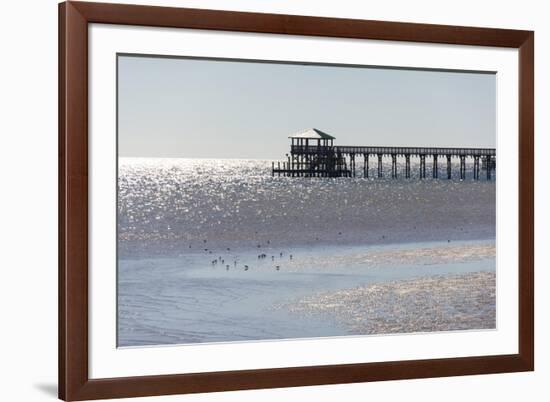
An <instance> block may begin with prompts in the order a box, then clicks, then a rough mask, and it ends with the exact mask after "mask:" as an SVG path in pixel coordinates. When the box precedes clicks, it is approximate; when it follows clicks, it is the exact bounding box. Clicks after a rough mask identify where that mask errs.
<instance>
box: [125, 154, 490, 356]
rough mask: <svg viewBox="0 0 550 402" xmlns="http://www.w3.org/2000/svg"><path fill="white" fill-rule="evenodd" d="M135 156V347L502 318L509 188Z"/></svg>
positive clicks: (130, 308) (131, 213) (128, 323)
mask: <svg viewBox="0 0 550 402" xmlns="http://www.w3.org/2000/svg"><path fill="white" fill-rule="evenodd" d="M269 169H270V164H269V162H268V161H256V160H215V161H214V160H198V159H145V158H135V159H126V158H122V159H121V160H120V163H119V205H118V239H119V240H118V345H119V346H121V347H128V346H140V345H156V344H180V343H204V342H235V341H250V340H270V339H292V338H304V337H305V338H311V337H327V336H345V335H373V334H386V333H388V334H389V333H403V332H431V331H447V330H482V329H491V328H495V325H496V323H495V315H496V308H495V298H494V292H495V275H496V262H495V255H496V250H495V183H494V182H486V181H473V180H471V178H467V180H465V181H460V180H457V179H456V178H455V179H453V180H417V179H412V180H405V179H397V180H392V179H376V180H373V179H364V178H355V179H352V178H339V179H322V178H285V177H271V175H270V172H269Z"/></svg>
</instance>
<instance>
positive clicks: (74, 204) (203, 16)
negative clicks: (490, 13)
mask: <svg viewBox="0 0 550 402" xmlns="http://www.w3.org/2000/svg"><path fill="white" fill-rule="evenodd" d="M89 23H106V24H123V25H141V26H155V27H173V28H196V29H211V30H225V31H242V32H261V33H275V34H291V35H313V36H324V37H341V38H359V39H378V40H396V41H414V42H430V43H447V44H460V45H478V46H496V47H509V48H516V49H519V83H518V84H519V104H518V108H519V127H518V129H519V161H520V163H519V169H520V174H519V231H520V233H519V261H518V269H519V353H518V354H514V355H497V356H475V357H464V358H446V359H431V360H415V361H394V362H380V363H362V364H344V365H327V366H309V367H290V368H277V369H261V370H244V371H229V372H214V373H193V374H174V375H161V376H144V377H125V378H107V379H89V377H88V24H89ZM533 148H534V33H533V32H532V31H519V30H508V29H491V28H470V27H458V26H444V25H427V24H411V23H397V22H381V21H363V20H351V19H336V18H320V17H305V16H290V15H279V14H257V13H244V12H227V11H217V10H198V9H185V8H169V7H153V6H136V5H120V4H105V3H84V2H72V1H71V2H65V3H62V4H60V5H59V397H60V398H61V399H64V400H84V399H99V398H120V397H138V396H149V395H168V394H179V393H196V392H213V391H229V390H243V389H254V388H275V387H292V386H304V385H321V384H336V383H353V382H364V381H381V380H394V379H410V378H426V377H443V376H457V375H471V374H486V373H504V372H515V371H532V370H533V369H534V295H533V292H534V270H533V254H534V249H533V237H534V222H533V219H534V201H533V195H534V177H533V176H534V157H533V153H534V149H533Z"/></svg>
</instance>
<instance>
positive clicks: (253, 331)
mask: <svg viewBox="0 0 550 402" xmlns="http://www.w3.org/2000/svg"><path fill="white" fill-rule="evenodd" d="M59 24H60V25H59V397H60V398H61V399H64V400H85V399H99V398H120V397H138V396H149V395H166V394H178V393H196V392H213V391H228V390H242V389H253V388H274V387H292V386H304V385H320V384H336V383H351V382H363V381H379V380H392V379H411V378H426V377H439V376H456V375H471V374H484V373H504V372H514V371H531V370H533V369H534V339H533V328H534V322H533V321H534V318H533V317H534V315H533V301H534V299H533V290H534V277H533V210H534V202H533V194H534V189H533V135H534V133H533V131H534V117H533V110H534V87H533V84H534V67H533V60H534V33H533V32H531V31H519V30H508V29H489V28H471V27H457V26H443V25H426V24H411V23H397V22H382V21H364V20H350V19H336V18H319V17H307V16H291V15H276V14H256V13H243V12H229V11H217V10H198V9H183V8H167V7H151V6H137V5H136V6H135V5H120V4H104V3H102V4H100V3H80V2H65V3H62V4H60V5H59Z"/></svg>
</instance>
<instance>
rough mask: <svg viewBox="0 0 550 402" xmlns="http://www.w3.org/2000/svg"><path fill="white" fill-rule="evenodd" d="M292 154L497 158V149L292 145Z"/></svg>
mask: <svg viewBox="0 0 550 402" xmlns="http://www.w3.org/2000/svg"><path fill="white" fill-rule="evenodd" d="M290 152H291V153H292V154H306V155H319V154H326V153H329V152H334V153H336V154H338V153H340V154H346V155H352V154H355V155H367V154H368V155H411V156H415V155H451V156H496V149H495V148H436V147H379V146H376V147H373V146H354V145H335V146H332V147H325V146H320V147H319V146H316V145H312V146H305V145H292V146H291V148H290Z"/></svg>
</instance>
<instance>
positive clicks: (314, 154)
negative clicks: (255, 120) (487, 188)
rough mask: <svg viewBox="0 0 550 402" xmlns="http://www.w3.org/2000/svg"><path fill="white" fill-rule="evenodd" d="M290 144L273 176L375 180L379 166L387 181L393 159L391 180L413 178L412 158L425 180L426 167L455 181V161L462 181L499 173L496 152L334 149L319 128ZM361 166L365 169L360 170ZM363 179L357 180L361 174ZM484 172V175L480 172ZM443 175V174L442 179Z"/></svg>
mask: <svg viewBox="0 0 550 402" xmlns="http://www.w3.org/2000/svg"><path fill="white" fill-rule="evenodd" d="M289 138H290V140H291V144H290V153H289V154H287V155H286V160H285V161H282V162H281V161H278V162H273V163H272V166H271V172H272V175H273V176H285V177H364V178H369V177H374V176H372V173H373V172H372V171H371V168H370V162H371V161H373V163H376V164H377V166H376V171H375V173H376V176H375V177H378V178H383V177H384V171H383V164H382V160H383V158H384V157H390V158H391V178H392V179H397V178H398V177H399V176H400V175H401V177H404V178H406V179H410V178H411V157H415V158H418V159H419V161H420V164H419V178H420V179H426V163H431V164H432V178H433V179H439V178H440V177H441V178H444V177H446V178H447V179H451V178H452V159H453V158H455V159H459V161H460V168H459V172H460V179H461V180H465V179H466V170H467V168H468V167H469V168H471V169H472V172H473V178H474V180H479V179H480V178H481V176H484V177H485V179H486V180H491V178H492V172H493V171H495V169H496V149H495V148H436V147H381V146H355V145H334V140H335V137H333V136H331V135H329V134H327V133H324V132H322V131H321V130H318V129H316V128H312V129H309V130H306V131H302V132H300V133H297V134H295V135H292V136H290V137H289ZM399 158H401V160H402V159H404V160H405V167H404V169H403V171H402V172H399V171H398V168H397V162H398V159H399ZM440 161H441V163H442V164H445V163H446V166H444V168H445V169H444V171H443V172H440V166H439V163H440ZM480 161H481V163H480ZM357 162H359V163H361V162H362V165H363V166H362V167H361V165H359V168H358V167H357ZM468 162H469V163H468ZM360 169H361V170H362V175H361V176H358V171H359V170H360ZM482 170H483V171H484V172H483V173H484V174H482V172H481V171H482ZM440 173H444V174H443V176H441V175H440Z"/></svg>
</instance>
